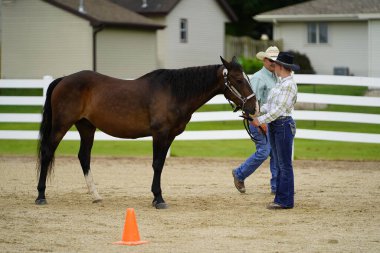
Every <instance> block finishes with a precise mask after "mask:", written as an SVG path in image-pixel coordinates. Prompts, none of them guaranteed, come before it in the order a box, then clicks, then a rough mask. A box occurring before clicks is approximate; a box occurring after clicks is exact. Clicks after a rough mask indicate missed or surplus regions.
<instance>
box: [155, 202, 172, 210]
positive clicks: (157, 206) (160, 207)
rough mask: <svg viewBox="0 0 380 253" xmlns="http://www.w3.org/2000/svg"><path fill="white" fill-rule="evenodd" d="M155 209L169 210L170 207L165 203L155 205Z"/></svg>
mask: <svg viewBox="0 0 380 253" xmlns="http://www.w3.org/2000/svg"><path fill="white" fill-rule="evenodd" d="M154 207H155V208H156V209H167V208H169V205H168V204H166V203H165V202H163V203H156V204H154Z"/></svg>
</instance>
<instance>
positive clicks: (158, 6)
mask: <svg viewBox="0 0 380 253" xmlns="http://www.w3.org/2000/svg"><path fill="white" fill-rule="evenodd" d="M110 1H112V2H114V3H116V4H119V5H120V6H123V7H125V8H127V9H129V10H131V11H134V12H137V13H139V14H142V15H146V16H165V15H168V14H169V13H170V12H171V11H172V10H173V9H174V7H175V6H176V5H177V4H178V3H179V2H180V1H181V0H110ZM187 1H188V0H187ZM216 1H217V2H218V4H219V5H220V7H221V8H222V9H223V11H224V12H225V14H226V15H227V16H228V17H229V19H230V20H231V21H234V22H236V21H237V20H238V18H237V16H236V14H235V13H234V11H233V10H232V9H231V7H230V6H229V4H228V3H227V1H226V0H216ZM143 2H146V5H144V4H143Z"/></svg>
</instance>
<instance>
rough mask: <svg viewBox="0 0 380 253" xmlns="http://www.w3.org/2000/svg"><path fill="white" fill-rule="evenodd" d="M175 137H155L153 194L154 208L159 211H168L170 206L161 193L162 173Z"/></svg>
mask: <svg viewBox="0 0 380 253" xmlns="http://www.w3.org/2000/svg"><path fill="white" fill-rule="evenodd" d="M173 140H174V137H169V138H168V136H166V135H155V136H153V164H152V167H153V171H154V174H153V182H152V193H153V196H154V199H153V203H152V204H153V206H154V207H156V208H157V209H166V208H168V205H167V204H166V203H165V201H164V199H163V197H162V191H161V173H162V169H163V167H164V163H165V159H166V154H167V152H168V150H169V147H170V145H171V144H172V142H173Z"/></svg>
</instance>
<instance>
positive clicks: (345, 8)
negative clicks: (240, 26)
mask: <svg viewBox="0 0 380 253" xmlns="http://www.w3.org/2000/svg"><path fill="white" fill-rule="evenodd" d="M254 19H255V20H257V21H264V22H272V21H308V20H325V21H330V20H341V21H349V20H368V19H380V0H313V1H308V2H304V3H299V4H295V5H291V6H287V7H284V8H280V9H276V10H272V11H268V12H264V13H261V14H259V15H256V16H255V17H254Z"/></svg>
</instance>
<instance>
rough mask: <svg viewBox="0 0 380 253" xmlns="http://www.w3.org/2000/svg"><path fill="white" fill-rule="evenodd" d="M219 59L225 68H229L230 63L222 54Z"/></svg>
mask: <svg viewBox="0 0 380 253" xmlns="http://www.w3.org/2000/svg"><path fill="white" fill-rule="evenodd" d="M220 60H221V61H222V63H223V65H224V67H226V68H227V69H229V67H230V63H229V62H228V61H226V60H225V59H223V57H222V56H220Z"/></svg>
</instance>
